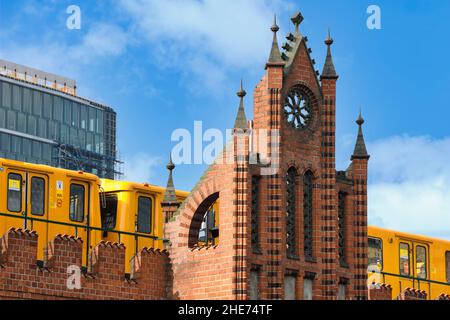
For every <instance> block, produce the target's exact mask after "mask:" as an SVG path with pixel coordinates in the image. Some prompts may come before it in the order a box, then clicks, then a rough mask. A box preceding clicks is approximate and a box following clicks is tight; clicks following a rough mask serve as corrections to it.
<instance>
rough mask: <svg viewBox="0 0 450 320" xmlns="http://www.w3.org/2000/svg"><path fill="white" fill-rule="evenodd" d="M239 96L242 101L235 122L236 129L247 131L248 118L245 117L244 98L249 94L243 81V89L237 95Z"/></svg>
mask: <svg viewBox="0 0 450 320" xmlns="http://www.w3.org/2000/svg"><path fill="white" fill-rule="evenodd" d="M236 94H237V96H238V97H239V99H240V103H239V109H238V113H237V116H236V121H235V122H234V129H244V130H245V129H247V128H248V127H247V117H246V115H245V109H244V97H245V96H246V95H247V92H245V90H244V86H243V83H242V80H241V88H240V89H239V91H238V92H237V93H236Z"/></svg>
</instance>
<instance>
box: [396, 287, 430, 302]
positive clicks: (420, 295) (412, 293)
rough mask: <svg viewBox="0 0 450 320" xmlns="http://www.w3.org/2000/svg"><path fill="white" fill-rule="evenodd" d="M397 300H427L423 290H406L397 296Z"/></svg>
mask: <svg viewBox="0 0 450 320" xmlns="http://www.w3.org/2000/svg"><path fill="white" fill-rule="evenodd" d="M397 300H427V293H426V291H424V290H418V289H413V288H406V289H405V290H403V291H402V292H401V293H400V294H399V295H398V297H397Z"/></svg>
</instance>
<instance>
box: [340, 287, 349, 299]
mask: <svg viewBox="0 0 450 320" xmlns="http://www.w3.org/2000/svg"><path fill="white" fill-rule="evenodd" d="M346 297H347V286H346V285H345V284H339V286H338V300H345V298H346Z"/></svg>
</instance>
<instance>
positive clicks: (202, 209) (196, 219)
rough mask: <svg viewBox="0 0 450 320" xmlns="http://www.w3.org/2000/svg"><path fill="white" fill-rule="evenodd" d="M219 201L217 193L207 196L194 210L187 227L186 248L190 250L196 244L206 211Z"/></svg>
mask: <svg viewBox="0 0 450 320" xmlns="http://www.w3.org/2000/svg"><path fill="white" fill-rule="evenodd" d="M217 199H219V192H215V193H213V194H211V195H209V196H208V197H207V198H206V199H205V200H203V202H202V203H201V204H200V205H199V206H198V207H197V210H195V213H194V216H193V217H192V220H191V225H190V227H189V239H188V246H189V247H190V248H192V247H193V246H194V245H195V244H197V242H198V236H199V231H200V227H201V224H202V221H203V217H204V215H205V213H206V211H207V210H208V209H209V208H210V207H211V206H212V205H213V203H214V202H216V201H217Z"/></svg>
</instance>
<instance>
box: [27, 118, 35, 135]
mask: <svg viewBox="0 0 450 320" xmlns="http://www.w3.org/2000/svg"><path fill="white" fill-rule="evenodd" d="M36 128H37V119H36V117H34V116H28V130H27V133H28V134H31V135H33V136H35V135H36Z"/></svg>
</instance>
